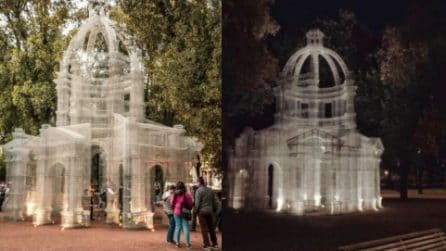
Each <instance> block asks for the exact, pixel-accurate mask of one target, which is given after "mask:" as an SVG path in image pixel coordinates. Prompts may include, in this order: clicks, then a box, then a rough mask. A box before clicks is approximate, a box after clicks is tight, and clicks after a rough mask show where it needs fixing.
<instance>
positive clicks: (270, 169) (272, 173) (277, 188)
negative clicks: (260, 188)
mask: <svg viewBox="0 0 446 251" xmlns="http://www.w3.org/2000/svg"><path fill="white" fill-rule="evenodd" d="M266 176H267V177H266V181H267V182H266V196H267V207H268V208H269V209H274V210H277V211H280V210H281V209H282V205H283V203H284V198H283V185H284V184H283V174H282V169H281V168H280V166H279V164H277V163H275V162H270V163H269V164H268V166H267V170H266Z"/></svg>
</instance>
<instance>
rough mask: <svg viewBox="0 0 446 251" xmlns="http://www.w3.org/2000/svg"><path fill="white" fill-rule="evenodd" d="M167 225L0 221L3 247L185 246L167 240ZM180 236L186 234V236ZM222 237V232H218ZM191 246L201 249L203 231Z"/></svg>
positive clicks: (132, 250)
mask: <svg viewBox="0 0 446 251" xmlns="http://www.w3.org/2000/svg"><path fill="white" fill-rule="evenodd" d="M166 231H167V228H166V227H162V226H159V227H158V228H157V230H156V231H155V232H151V231H149V230H124V229H121V228H119V227H118V226H115V225H107V224H103V223H102V224H101V223H94V224H93V225H92V227H90V228H84V229H65V230H61V228H60V226H57V225H47V226H39V227H33V226H32V224H31V223H30V222H0V251H3V250H5V251H6V250H7V251H71V250H73V251H79V250H89V251H96V250H98V251H101V250H104V251H105V250H107V251H114V250H116V251H118V250H119V251H121V250H126V251H127V250H129V251H139V250H145V251H150V250H153V251H158V250H159V251H162V250H186V249H185V248H181V249H178V248H177V247H176V246H174V245H170V244H166V242H165V236H166ZM181 238H184V237H183V236H182V237H181ZM218 239H219V241H221V235H220V234H219V235H218ZM191 242H192V246H193V249H192V250H202V248H201V245H202V242H201V234H200V233H199V232H192V233H191Z"/></svg>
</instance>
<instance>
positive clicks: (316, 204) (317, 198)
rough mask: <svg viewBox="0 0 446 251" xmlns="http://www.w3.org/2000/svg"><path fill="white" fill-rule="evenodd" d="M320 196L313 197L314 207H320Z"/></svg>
mask: <svg viewBox="0 0 446 251" xmlns="http://www.w3.org/2000/svg"><path fill="white" fill-rule="evenodd" d="M321 198H322V197H321V195H320V194H316V195H315V196H314V205H315V206H317V207H318V206H320V205H321Z"/></svg>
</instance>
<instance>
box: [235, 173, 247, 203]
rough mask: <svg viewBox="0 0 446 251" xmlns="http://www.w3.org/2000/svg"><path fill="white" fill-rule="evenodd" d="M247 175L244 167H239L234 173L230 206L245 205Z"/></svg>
mask: <svg viewBox="0 0 446 251" xmlns="http://www.w3.org/2000/svg"><path fill="white" fill-rule="evenodd" d="M248 178H249V175H248V171H246V169H240V171H239V172H237V173H236V175H235V182H234V183H235V184H234V196H233V197H234V200H233V202H232V203H233V205H232V207H233V208H235V209H240V208H243V207H244V206H245V196H246V185H247V181H248Z"/></svg>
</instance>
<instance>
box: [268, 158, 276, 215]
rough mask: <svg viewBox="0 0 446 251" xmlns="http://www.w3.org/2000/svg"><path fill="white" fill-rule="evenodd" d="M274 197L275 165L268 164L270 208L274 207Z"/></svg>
mask: <svg viewBox="0 0 446 251" xmlns="http://www.w3.org/2000/svg"><path fill="white" fill-rule="evenodd" d="M273 197H274V166H273V165H269V166H268V207H269V208H270V209H274V208H275V206H273V204H274V203H273Z"/></svg>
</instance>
